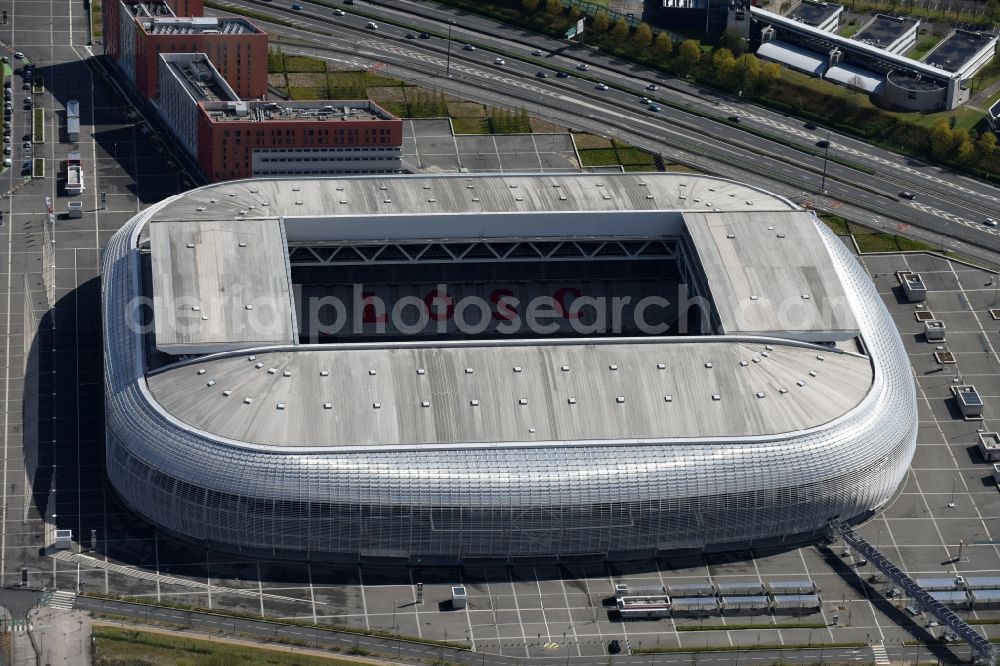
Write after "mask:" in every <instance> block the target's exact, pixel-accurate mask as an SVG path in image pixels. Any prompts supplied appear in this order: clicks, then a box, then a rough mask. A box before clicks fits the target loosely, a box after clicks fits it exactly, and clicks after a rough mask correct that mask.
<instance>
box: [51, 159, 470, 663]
mask: <svg viewBox="0 0 1000 666" xmlns="http://www.w3.org/2000/svg"><path fill="white" fill-rule="evenodd" d="M36 161H44V160H41V159H38V160H36ZM80 596H84V597H91V598H94V599H108V600H111V601H124V602H127V603H130V604H136V605H139V606H149V607H151V608H173V609H175V610H185V611H191V612H194V613H204V614H206V615H217V616H221V617H235V618H241V619H245V620H261V621H264V622H270V623H272V624H284V625H289V626H293V627H309V628H311V629H312V628H317V627H318V628H319V629H325V630H328V631H338V632H341V633H345V634H355V635H358V636H374V637H376V638H389V639H392V640H400V641H406V642H408V643H420V644H423V645H434V646H438V647H448V648H454V649H456V650H468V649H469V646H468V645H465V644H463V643H455V642H453V641H438V640H434V639H433V638H420V637H417V636H406V635H404V634H394V633H392V632H391V631H379V630H377V629H360V628H358V627H348V626H344V625H339V624H322V625H318V624H313V623H312V622H306V621H303V620H288V619H278V618H271V617H267V616H266V615H259V614H257V613H243V612H239V611H228V610H220V609H212V610H208V609H206V608H202V607H201V606H192V605H190V604H180V603H175V602H171V601H159V602H153V601H150V600H148V599H143V598H139V597H129V596H121V595H116V594H102V593H100V592H87V593H85V594H82V595H80Z"/></svg>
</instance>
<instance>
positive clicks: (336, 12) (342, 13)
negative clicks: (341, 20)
mask: <svg viewBox="0 0 1000 666" xmlns="http://www.w3.org/2000/svg"><path fill="white" fill-rule="evenodd" d="M333 15H334V16H346V15H347V12H345V11H344V10H343V9H334V10H333Z"/></svg>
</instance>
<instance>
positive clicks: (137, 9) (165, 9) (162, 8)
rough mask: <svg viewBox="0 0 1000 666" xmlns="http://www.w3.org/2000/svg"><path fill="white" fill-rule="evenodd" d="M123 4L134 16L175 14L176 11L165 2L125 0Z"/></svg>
mask: <svg viewBox="0 0 1000 666" xmlns="http://www.w3.org/2000/svg"><path fill="white" fill-rule="evenodd" d="M122 4H123V5H124V6H125V7H127V8H128V9H129V12H130V13H131V14H132V15H133V16H148V17H160V16H174V11H173V10H172V9H170V6H169V5H167V3H165V2H162V1H160V2H156V1H153V2H130V1H129V0H125V1H124V2H122Z"/></svg>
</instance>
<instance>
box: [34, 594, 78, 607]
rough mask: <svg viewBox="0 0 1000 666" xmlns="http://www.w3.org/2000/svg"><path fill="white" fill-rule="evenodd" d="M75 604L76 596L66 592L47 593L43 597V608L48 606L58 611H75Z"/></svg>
mask: <svg viewBox="0 0 1000 666" xmlns="http://www.w3.org/2000/svg"><path fill="white" fill-rule="evenodd" d="M75 604H76V595H75V594H74V593H72V592H67V591H66V590H56V591H55V592H52V593H48V592H47V593H45V594H43V595H42V601H41V605H42V606H48V607H50V608H56V609H58V610H73V606H74V605H75Z"/></svg>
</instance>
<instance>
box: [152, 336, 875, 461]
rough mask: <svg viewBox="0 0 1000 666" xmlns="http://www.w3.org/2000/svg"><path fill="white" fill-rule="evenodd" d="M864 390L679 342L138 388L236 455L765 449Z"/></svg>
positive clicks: (840, 367) (858, 360) (779, 351)
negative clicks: (752, 443) (566, 445)
mask: <svg viewBox="0 0 1000 666" xmlns="http://www.w3.org/2000/svg"><path fill="white" fill-rule="evenodd" d="M820 357H822V359H823V360H820ZM741 362H743V363H742V364H741ZM744 364H745V365H744ZM516 368H520V371H518V370H517V369H516ZM203 371H204V372H203ZM324 373H325V374H324ZM811 373H815V376H813V375H812V374H811ZM871 381H872V368H871V364H870V362H869V360H868V359H867V358H864V357H861V356H858V355H854V354H848V353H843V352H838V351H834V350H831V351H824V352H823V353H822V354H817V351H816V349H815V348H808V347H800V346H793V345H791V344H788V345H785V344H773V345H770V346H769V347H765V345H764V344H762V343H761V344H752V343H743V342H737V341H713V342H705V341H701V342H699V341H698V339H697V338H681V339H675V341H673V342H661V341H655V340H652V341H651V340H641V341H637V342H634V343H630V344H622V343H620V342H615V343H605V342H600V341H598V342H596V343H595V341H584V342H582V343H569V342H566V341H560V344H552V343H541V344H532V343H520V344H499V343H497V344H487V345H474V344H470V345H454V346H441V345H440V344H435V345H415V346H410V347H407V346H398V347H389V348H378V347H366V346H363V345H357V346H355V345H344V346H334V347H327V348H323V349H321V350H313V349H310V350H305V349H299V350H297V351H294V352H293V351H272V352H266V353H257V354H256V355H255V357H254V358H253V359H251V358H250V355H249V354H247V353H238V354H233V355H230V356H227V357H222V358H219V357H214V358H213V357H207V358H206V359H205V360H203V361H199V362H195V363H191V364H186V365H183V366H179V367H173V368H170V369H167V370H165V371H163V372H159V373H156V374H153V375H152V376H150V377H149V378H148V385H149V388H150V390H151V391H152V393H153V396H154V397H155V399H156V400H157V402H159V404H160V405H162V406H163V407H164V408H165V409H166V410H167V411H168V412H170V413H171V414H173V415H174V417H175V418H177V419H178V420H180V421H183V422H185V423H187V424H188V425H189V426H191V427H193V428H195V429H197V430H201V431H206V432H211V433H214V434H216V435H219V436H222V437H225V438H229V439H232V440H235V441H245V442H250V443H254V444H258V445H264V446H276V447H284V446H292V447H294V446H302V447H315V446H322V447H368V446H376V445H380V444H385V445H389V446H420V445H433V444H463V443H482V444H486V445H489V444H493V443H496V442H529V441H533V442H538V441H568V442H582V441H589V440H612V441H618V440H622V441H628V442H629V443H635V442H636V441H641V440H647V439H649V440H652V439H670V438H694V437H698V438H702V437H713V436H718V437H725V436H730V437H731V436H734V435H741V436H743V435H774V434H779V433H785V432H790V431H795V430H800V429H804V428H811V427H815V426H819V425H822V424H823V423H826V422H828V421H830V420H832V419H834V418H837V417H838V416H840V415H841V414H843V413H844V412H846V411H848V410H849V409H851V408H852V407H854V406H855V405H857V404H858V402H859V401H860V400H861V399H862V398H863V397H864V395H865V394H866V393H867V392H868V389H869V387H870V385H871ZM783 391H784V392H783ZM226 392H229V393H228V394H227V393H226ZM715 396H718V397H717V398H716V397H715Z"/></svg>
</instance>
